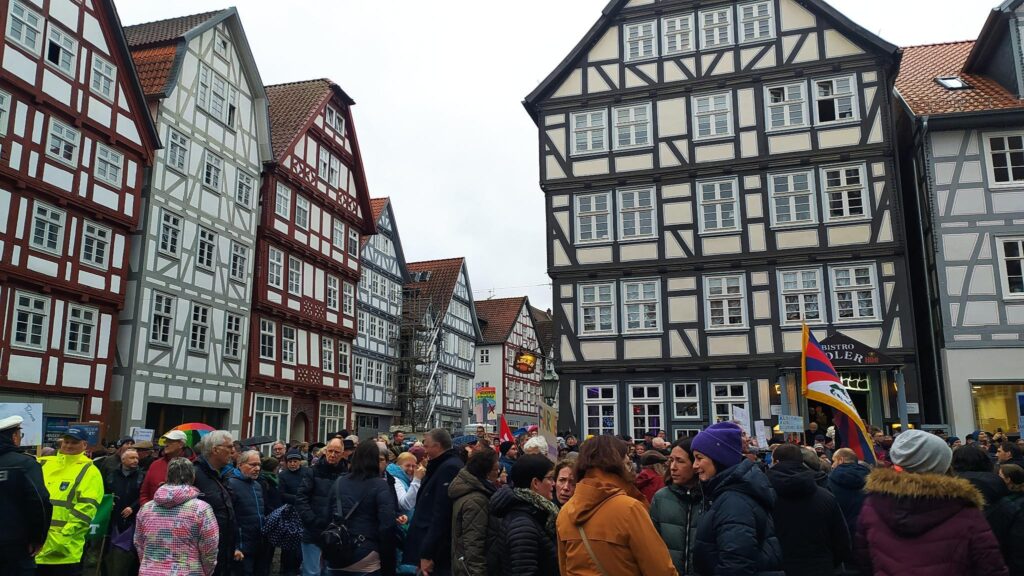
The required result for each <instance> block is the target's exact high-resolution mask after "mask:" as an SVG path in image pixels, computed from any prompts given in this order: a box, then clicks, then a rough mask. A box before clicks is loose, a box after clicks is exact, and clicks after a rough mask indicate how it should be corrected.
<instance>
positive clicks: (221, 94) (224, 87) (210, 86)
mask: <svg viewBox="0 0 1024 576" xmlns="http://www.w3.org/2000/svg"><path fill="white" fill-rule="evenodd" d="M237 100H238V91H237V90H235V88H234V87H233V86H232V85H231V84H230V83H229V82H228V81H227V80H226V79H225V78H224V77H223V76H221V75H220V74H218V73H217V72H214V71H213V70H211V69H210V67H209V66H207V65H206V64H201V65H200V66H199V94H198V97H197V102H198V104H199V108H201V109H203V110H205V111H206V112H208V113H209V114H210V116H212V117H213V118H214V119H215V120H217V121H219V122H221V123H222V124H225V125H227V126H228V128H234V123H235V112H236V109H237V104H236V102H237Z"/></svg>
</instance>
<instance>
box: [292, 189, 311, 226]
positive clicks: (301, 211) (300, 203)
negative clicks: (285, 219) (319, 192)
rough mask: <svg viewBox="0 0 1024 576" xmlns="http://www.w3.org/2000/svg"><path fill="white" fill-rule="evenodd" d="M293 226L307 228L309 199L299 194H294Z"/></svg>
mask: <svg viewBox="0 0 1024 576" xmlns="http://www.w3.org/2000/svg"><path fill="white" fill-rule="evenodd" d="M295 227H296V228H298V229H299V230H309V200H306V198H305V197H304V196H302V195H301V194H296V195H295Z"/></svg>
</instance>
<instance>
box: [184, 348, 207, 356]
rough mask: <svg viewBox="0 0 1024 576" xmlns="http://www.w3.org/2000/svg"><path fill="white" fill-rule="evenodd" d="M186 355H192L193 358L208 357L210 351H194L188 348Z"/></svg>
mask: <svg viewBox="0 0 1024 576" xmlns="http://www.w3.org/2000/svg"><path fill="white" fill-rule="evenodd" d="M188 353H189V354H192V355H193V356H209V355H210V351H209V350H196V349H195V348H189V349H188Z"/></svg>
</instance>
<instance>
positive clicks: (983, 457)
mask: <svg viewBox="0 0 1024 576" xmlns="http://www.w3.org/2000/svg"><path fill="white" fill-rule="evenodd" d="M952 467H953V474H954V475H955V476H958V477H960V478H963V479H965V480H967V481H968V482H970V483H971V484H973V485H974V487H975V488H977V489H978V491H979V492H981V496H982V498H984V500H985V503H984V505H983V506H982V509H984V510H988V508H989V507H992V506H995V505H996V504H998V503H999V500H1000V499H1002V498H1003V496H1006V494H1007V493H1008V490H1007V489H1006V483H1005V482H1003V481H1002V480H1001V479H1000V478H999V475H998V474H996V472H995V468H994V466H993V464H992V459H991V458H990V457H989V454H988V452H986V451H985V450H984V449H982V448H981V447H980V446H979V445H978V444H977V443H975V444H971V445H970V446H961V447H960V448H957V449H956V451H955V452H953V458H952Z"/></svg>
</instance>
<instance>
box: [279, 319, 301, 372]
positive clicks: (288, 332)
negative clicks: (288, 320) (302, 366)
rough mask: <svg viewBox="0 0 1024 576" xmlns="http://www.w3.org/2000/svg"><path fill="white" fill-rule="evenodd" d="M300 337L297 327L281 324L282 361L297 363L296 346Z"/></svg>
mask: <svg viewBox="0 0 1024 576" xmlns="http://www.w3.org/2000/svg"><path fill="white" fill-rule="evenodd" d="M297 343H298V339H297V338H296V335H295V328H292V327H291V326H281V362H284V363H285V364H291V365H294V364H295V347H296V345H297Z"/></svg>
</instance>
